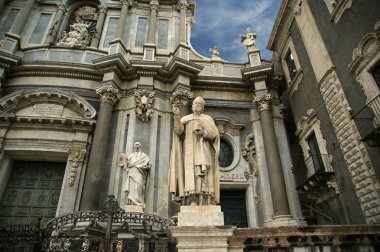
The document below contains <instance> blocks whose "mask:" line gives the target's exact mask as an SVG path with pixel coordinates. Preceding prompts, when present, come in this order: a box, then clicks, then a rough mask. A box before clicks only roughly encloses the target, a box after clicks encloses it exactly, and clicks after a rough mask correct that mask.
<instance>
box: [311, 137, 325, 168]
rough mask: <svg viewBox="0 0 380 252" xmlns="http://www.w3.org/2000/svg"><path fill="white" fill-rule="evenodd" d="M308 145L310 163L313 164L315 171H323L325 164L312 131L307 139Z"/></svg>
mask: <svg viewBox="0 0 380 252" xmlns="http://www.w3.org/2000/svg"><path fill="white" fill-rule="evenodd" d="M307 142H308V145H309V150H310V151H309V154H310V158H311V161H312V164H313V166H314V170H315V172H316V173H317V172H324V171H325V166H324V164H323V160H322V155H321V152H320V150H319V146H318V141H317V137H316V136H315V134H314V133H313V134H312V135H311V136H310V137H309V138H308V140H307Z"/></svg>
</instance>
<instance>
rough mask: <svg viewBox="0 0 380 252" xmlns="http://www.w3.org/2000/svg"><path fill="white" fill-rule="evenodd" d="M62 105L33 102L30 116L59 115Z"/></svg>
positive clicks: (60, 114)
mask: <svg viewBox="0 0 380 252" xmlns="http://www.w3.org/2000/svg"><path fill="white" fill-rule="evenodd" d="M62 112H63V106H61V105H56V104H35V105H33V113H32V116H45V117H61V116H62Z"/></svg>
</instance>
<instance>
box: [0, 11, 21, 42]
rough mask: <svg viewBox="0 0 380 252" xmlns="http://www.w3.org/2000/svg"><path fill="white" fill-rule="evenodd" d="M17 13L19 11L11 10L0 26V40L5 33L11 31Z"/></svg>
mask: <svg viewBox="0 0 380 252" xmlns="http://www.w3.org/2000/svg"><path fill="white" fill-rule="evenodd" d="M19 11H20V10H19V9H11V11H10V12H9V14H8V16H7V17H6V18H5V20H4V22H3V23H2V24H1V25H0V39H3V38H5V33H6V32H9V31H10V30H11V28H12V25H13V23H14V22H15V20H16V17H17V14H18V13H19Z"/></svg>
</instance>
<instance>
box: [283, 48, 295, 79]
mask: <svg viewBox="0 0 380 252" xmlns="http://www.w3.org/2000/svg"><path fill="white" fill-rule="evenodd" d="M285 62H286V65H287V67H288V71H289V76H290V79H291V80H293V78H294V76H295V75H296V73H297V68H296V64H295V63H294V57H293V54H292V52H291V51H290V49H289V50H288V52H287V53H286V55H285Z"/></svg>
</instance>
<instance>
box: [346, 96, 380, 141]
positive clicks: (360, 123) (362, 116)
mask: <svg viewBox="0 0 380 252" xmlns="http://www.w3.org/2000/svg"><path fill="white" fill-rule="evenodd" d="M352 119H354V121H355V123H356V125H357V127H358V130H359V133H360V135H361V137H362V140H363V141H366V140H368V138H369V137H370V136H371V135H372V134H374V133H376V132H377V131H379V129H380V95H378V96H376V97H375V98H374V99H373V100H372V101H370V102H369V103H368V104H367V105H366V106H365V107H364V108H362V109H361V110H360V111H359V112H357V113H356V114H355V115H353V116H352Z"/></svg>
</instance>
